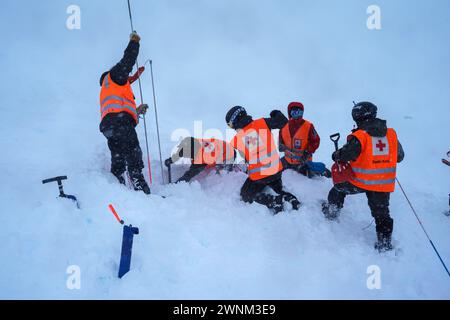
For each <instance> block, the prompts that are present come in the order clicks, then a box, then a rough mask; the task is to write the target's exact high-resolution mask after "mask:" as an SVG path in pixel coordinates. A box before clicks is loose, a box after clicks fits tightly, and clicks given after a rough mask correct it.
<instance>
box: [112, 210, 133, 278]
mask: <svg viewBox="0 0 450 320" xmlns="http://www.w3.org/2000/svg"><path fill="white" fill-rule="evenodd" d="M108 207H109V210H111V212H112V213H113V215H114V217H115V218H116V219H117V221H118V222H119V223H120V224H124V223H125V222H124V221H123V220H122V219H120V217H119V215H118V214H117V212H116V209H114V207H113V205H112V204H109V205H108ZM135 234H139V229H138V228H136V227H133V226H132V225H131V224H130V225H129V226H126V225H124V226H123V236H122V252H121V253H120V264H119V278H122V277H123V276H124V275H125V274H126V273H127V272H128V271H130V265H131V252H132V249H133V237H134V235H135Z"/></svg>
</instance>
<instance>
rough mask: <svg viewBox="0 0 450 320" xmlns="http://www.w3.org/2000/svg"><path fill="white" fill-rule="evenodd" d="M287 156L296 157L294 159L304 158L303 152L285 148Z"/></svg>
mask: <svg viewBox="0 0 450 320" xmlns="http://www.w3.org/2000/svg"><path fill="white" fill-rule="evenodd" d="M284 153H285V156H286V158H290V159H294V160H302V154H303V152H297V153H296V152H294V151H291V150H289V149H285V150H284Z"/></svg>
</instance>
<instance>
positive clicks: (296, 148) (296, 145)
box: [280, 120, 312, 164]
mask: <svg viewBox="0 0 450 320" xmlns="http://www.w3.org/2000/svg"><path fill="white" fill-rule="evenodd" d="M310 129H311V122H309V121H306V120H304V123H303V124H302V125H301V126H300V128H298V130H297V132H296V133H295V135H294V137H291V133H290V130H289V123H287V124H286V125H285V126H284V127H283V128H282V129H281V130H280V135H281V137H282V139H283V142H284V145H285V146H286V149H285V151H284V155H285V158H286V160H287V162H289V163H291V164H300V163H301V162H302V161H301V159H302V156H303V152H304V151H305V150H306V148H307V147H308V138H309V131H310ZM308 160H309V161H312V156H310V157H309V158H308Z"/></svg>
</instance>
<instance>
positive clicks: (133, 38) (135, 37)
mask: <svg viewBox="0 0 450 320" xmlns="http://www.w3.org/2000/svg"><path fill="white" fill-rule="evenodd" d="M130 40H131V41H134V42H137V43H139V41H141V37H140V36H139V35H138V34H137V32H136V31H133V32H132V33H131V34H130Z"/></svg>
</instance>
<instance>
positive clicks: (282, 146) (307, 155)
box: [279, 102, 331, 178]
mask: <svg viewBox="0 0 450 320" xmlns="http://www.w3.org/2000/svg"><path fill="white" fill-rule="evenodd" d="M303 112H304V106H303V104H302V103H301V102H291V103H289V105H288V116H289V121H288V122H287V123H286V125H285V126H284V127H283V128H282V129H281V130H280V133H279V150H280V151H281V152H284V154H285V156H284V157H283V158H282V159H281V161H282V162H283V167H284V169H292V170H295V171H297V172H298V173H300V174H302V175H305V176H308V177H309V178H311V177H312V176H315V175H322V176H325V177H331V172H330V170H328V169H326V168H325V165H323V164H321V166H323V168H322V170H321V172H315V171H312V170H311V169H310V167H309V166H308V164H307V163H308V162H309V163H310V162H311V161H312V156H313V154H314V152H316V150H317V149H318V148H319V145H320V137H319V134H318V133H317V131H316V129H315V128H314V125H313V124H312V123H311V122H309V121H308V120H305V119H304V118H303Z"/></svg>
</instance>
